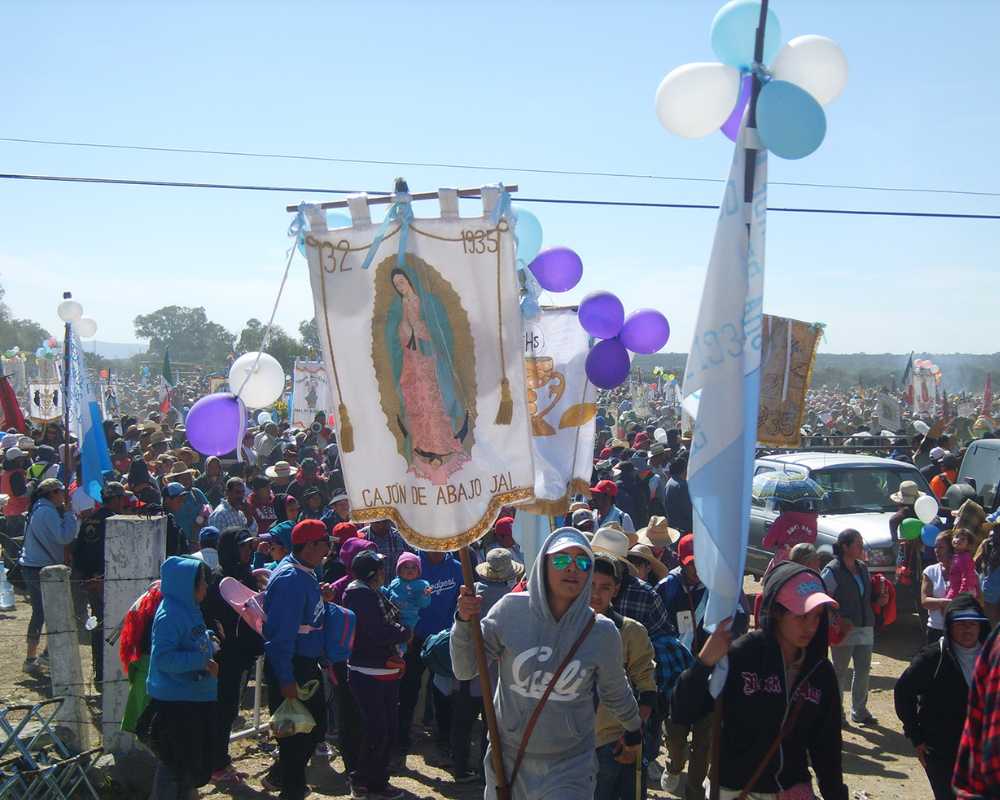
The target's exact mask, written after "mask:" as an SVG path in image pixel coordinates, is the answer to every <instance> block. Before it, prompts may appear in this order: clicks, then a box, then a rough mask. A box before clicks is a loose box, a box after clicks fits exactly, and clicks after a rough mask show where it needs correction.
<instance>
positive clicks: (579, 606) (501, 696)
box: [451, 528, 642, 800]
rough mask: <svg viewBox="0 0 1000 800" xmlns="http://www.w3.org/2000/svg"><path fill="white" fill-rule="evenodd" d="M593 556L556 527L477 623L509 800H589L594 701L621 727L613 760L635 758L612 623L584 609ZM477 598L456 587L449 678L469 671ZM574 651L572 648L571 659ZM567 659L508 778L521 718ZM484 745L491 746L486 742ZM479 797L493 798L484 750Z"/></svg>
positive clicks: (636, 727)
mask: <svg viewBox="0 0 1000 800" xmlns="http://www.w3.org/2000/svg"><path fill="white" fill-rule="evenodd" d="M593 562H594V554H593V552H592V551H591V549H590V544H589V542H588V541H587V539H586V538H585V537H584V536H583V534H582V533H580V531H578V530H576V529H575V528H558V529H557V530H555V531H553V532H552V533H551V534H550V535H549V537H548V538H547V539H546V540H545V542H544V543H543V545H542V548H541V551H540V553H539V556H538V558H536V559H535V562H534V564H533V565H532V569H531V573H530V577H529V579H528V590H527V591H526V592H522V593H516V594H514V593H512V594H507V595H505V596H504V597H502V598H500V600H499V601H498V602H497V603H496V604H495V605H494V606H493V608H491V609H490V612H489V614H487V615H486V617H485V618H483V619H482V620H481V622H480V625H481V628H482V633H483V641H484V644H485V647H486V654H487V658H488V659H489V660H490V661H496V662H498V663H499V671H498V674H499V680H498V682H497V690H496V696H495V698H494V702H495V705H496V713H497V721H498V724H499V728H500V739H501V747H502V750H503V760H504V768H505V770H506V771H507V772H508V779H509V780H510V781H511V786H512V793H513V797H514V798H515V800H541V798H545V800H578V798H582V797H593V795H594V776H595V774H596V772H597V758H596V756H595V751H596V747H597V743H596V736H595V731H596V710H595V706H596V704H595V694H594V692H595V689H596V692H597V698H598V699H599V700H600V702H601V704H602V705H603V706H604V708H605V709H606V710H607V711H608V712H609V714H610V716H611V717H613V718H615V719H617V720H618V722H620V723H621V725H622V727H623V728H624V730H625V734H624V735H623V737H622V741H621V751H620V752H621V757H622V759H623V760H633V761H634V759H635V758H636V757H637V756H638V755H639V753H640V749H641V744H642V731H641V725H642V720H641V717H640V716H639V707H638V705H637V703H636V700H635V696H634V695H633V694H632V687H631V686H630V685H629V682H628V678H627V677H626V675H625V668H624V666H623V664H624V657H623V654H622V640H621V636H620V635H619V633H618V628H617V627H616V626H615V623H614V622H612V621H611V620H610V619H608V618H607V617H605V616H603V615H595V614H594V612H593V611H592V610H591V608H590V587H591V578H592V575H593ZM479 607H480V599H479V598H478V597H476V596H474V595H472V594H471V593H469V592H468V590H466V589H463V592H462V597H461V599H460V600H459V607H458V614H457V615H456V619H455V622H454V624H453V625H452V629H451V659H452V667H453V670H454V672H455V677H456V678H458V679H459V680H471V679H472V678H474V677H475V676H476V675H477V666H476V656H475V651H474V649H473V639H472V630H471V623H470V622H469V620H470V618H471V617H472V616H473V615H474V614H476V613H478V611H479ZM575 645H578V646H577V649H576V652H575V653H571V651H572V649H573V647H574V646H575ZM568 655H572V658H571V659H570V661H569V663H568V664H567V665H566V668H565V669H564V670H563V672H562V674H561V675H560V676H559V678H558V680H557V681H556V683H555V686H554V688H553V691H552V693H551V694H550V696H549V699H548V701H547V702H546V704H545V706H544V707H543V708H542V710H541V713H540V714H539V716H538V720H537V724H536V725H535V728H534V731H533V733H532V735H531V737H530V739H528V741H527V743H526V747H525V755H524V758H523V760H522V762H521V764H520V768H519V770H518V771H517V774H516V775H514V776H513V777H511V776H510V773H511V772H512V768H513V766H514V763H515V760H516V756H517V752H518V748H519V746H520V745H521V743H522V740H523V739H524V736H525V730H526V727H527V724H528V720H529V719H530V718H531V716H532V713H533V712H534V710H535V707H536V705H537V704H538V702H539V700H540V699H541V697H542V695H543V694H544V693H545V690H546V688H547V686H548V685H549V683H550V682H551V681H552V677H553V673H554V672H555V671H556V670H557V668H558V666H559V665H560V664H562V663H563V661H565V660H566V657H567V656H568ZM491 747H492V745H491ZM484 762H485V768H486V791H485V795H484V796H485V797H486V798H487V800H490V798H494V797H496V782H497V779H496V776H495V774H494V772H493V764H492V761H491V758H490V755H489V753H487V756H486V758H485V759H484Z"/></svg>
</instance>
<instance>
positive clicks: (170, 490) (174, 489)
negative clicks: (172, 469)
mask: <svg viewBox="0 0 1000 800" xmlns="http://www.w3.org/2000/svg"><path fill="white" fill-rule="evenodd" d="M163 494H164V495H166V496H167V497H183V496H184V495H186V494H191V492H190V491H188V490H187V489H185V488H184V485H183V484H180V483H177V482H176V481H173V482H171V483H168V484H167V488H166V489H164V490H163Z"/></svg>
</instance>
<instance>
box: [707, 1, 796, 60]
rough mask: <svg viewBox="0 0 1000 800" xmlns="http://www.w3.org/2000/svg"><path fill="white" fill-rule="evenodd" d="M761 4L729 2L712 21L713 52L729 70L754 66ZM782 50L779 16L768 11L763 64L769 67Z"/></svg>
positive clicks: (755, 2)
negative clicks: (730, 68) (779, 49)
mask: <svg viewBox="0 0 1000 800" xmlns="http://www.w3.org/2000/svg"><path fill="white" fill-rule="evenodd" d="M759 20H760V0H730V2H728V3H726V4H725V5H724V6H723V7H722V8H720V9H719V11H718V13H717V14H716V15H715V19H713V20H712V49H713V50H714V51H715V55H716V56H718V58H719V61H721V62H722V63H723V64H728V65H729V66H731V67H738V68H740V69H749V68H750V66H751V65H752V64H753V51H754V44H755V43H756V40H757V22H758V21H759ZM780 46H781V23H779V22H778V15H777V14H775V13H774V11H772V10H771V9H770V8H768V10H767V25H766V26H765V27H764V63H765V64H769V63H770V62H771V60H772V59H773V58H774V57H775V56H776V55H777V54H778V48H779V47H780Z"/></svg>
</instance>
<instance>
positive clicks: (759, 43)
mask: <svg viewBox="0 0 1000 800" xmlns="http://www.w3.org/2000/svg"><path fill="white" fill-rule="evenodd" d="M767 5H768V0H761V3H760V16H759V17H758V19H757V30H756V33H755V38H754V47H753V60H754V64H755V65H757V64H761V63H762V62H763V60H764V31H765V27H766V26H767ZM751 81H752V84H751V86H752V88H751V90H750V104H749V107H748V108H747V123H746V126H745V128H744V129H743V131H741V134H742V135H743V136H744V137H746V134H747V131H749V130H751V129H753V130H754V131H756V129H757V98H758V97H760V90H761V87H762V85H763V84H762V83H761V80H760V75H758V74H757V72H756V71H751ZM744 145H745V150H744V152H745V161H744V165H743V176H744V179H743V205H744V208H745V209H747V210H748V213H747V247H749V246H750V227H751V224H752V219H753V215H752V214H751V213H749V209H750V208H752V206H753V191H754V178H755V174H756V171H757V147H758V142H757V139H756V137H754V139H753V140H752V141H751V140H749V139H747V138H744ZM751 146H752V148H751ZM721 744H722V694H721V693H720V694H719V696H718V697H717V698H716V700H715V707H714V708H713V710H712V754H711V774H710V775H709V781H710V784H709V787H710V788H709V797H710V800H719V766H720V765H719V761H720V758H719V756H720V752H721V749H722V748H721ZM747 789H748V790H752V789H753V787H747Z"/></svg>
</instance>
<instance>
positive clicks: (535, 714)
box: [507, 613, 597, 788]
mask: <svg viewBox="0 0 1000 800" xmlns="http://www.w3.org/2000/svg"><path fill="white" fill-rule="evenodd" d="M596 621H597V615H596V614H593V613H592V614H591V615H590V620H589V621H588V622H587V624H586V625H585V626H584V627H583V631H582V632H581V633H580V636H579V638H578V639H577V640H576V641H575V642H573V646H572V647H571V648H570V649H569V652H568V653H567V654H566V657H565V658H564V659H563V660H562V663H561V664H560V665H559V666H558V668H557V669H556V671H555V672H553V673H552V680H550V681H549V685H548V686H546V687H545V692H544V693H543V694H542V697H541V699H540V700H539V701H538V705H536V706H535V710H534V711H532V712H531V718H530V719H529V720H528V725H527V727H526V728H525V729H524V736H522V737H521V744H520V746H519V747H518V748H517V758H516V759H515V760H514V770H513V771H512V772H511V773H510V781H509V782H508V784H507V785H508V786H510V787H512V788H513V786H514V781H515V780H517V773H518V770H520V769H521V762H522V761H523V760H524V753H525V751H526V750H527V749H528V740H529V739H530V738H531V734H532V733H534V731H535V725H536V724H537V723H538V718H539V717H540V716H541V714H542V709H543V708H544V707H545V703H546V701H547V700H548V699H549V695H550V694H552V690H553V689H554V688H555V686H556V684H557V683H558V682H559V678H560V677H561V676H562V674H563V672H564V671H565V670H566V667H568V666H569V662H570V661H572V660H573V656H575V655H576V651H577V650H579V649H580V645H581V644H583V640H584V639H586V638H587V635H588V634H589V633H590V630H591V628H593V627H594V623H595V622H596Z"/></svg>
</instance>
